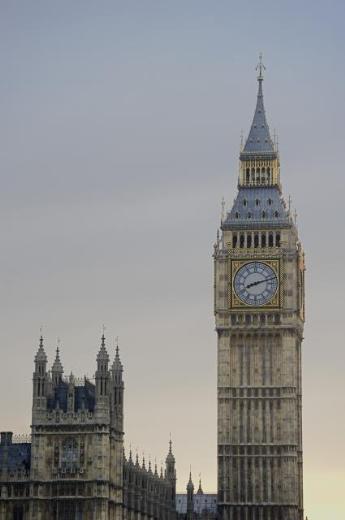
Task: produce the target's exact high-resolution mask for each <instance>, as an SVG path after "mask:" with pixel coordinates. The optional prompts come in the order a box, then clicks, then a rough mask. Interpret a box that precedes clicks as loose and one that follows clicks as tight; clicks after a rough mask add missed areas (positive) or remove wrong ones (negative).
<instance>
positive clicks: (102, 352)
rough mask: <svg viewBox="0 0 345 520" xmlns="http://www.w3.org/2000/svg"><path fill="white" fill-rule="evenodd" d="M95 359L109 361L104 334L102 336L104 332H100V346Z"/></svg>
mask: <svg viewBox="0 0 345 520" xmlns="http://www.w3.org/2000/svg"><path fill="white" fill-rule="evenodd" d="M97 361H106V362H108V361H109V355H108V352H107V349H106V348H105V336H104V334H102V339H101V347H100V349H99V352H98V354H97Z"/></svg>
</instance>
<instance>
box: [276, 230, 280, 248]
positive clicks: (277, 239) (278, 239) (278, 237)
mask: <svg viewBox="0 0 345 520" xmlns="http://www.w3.org/2000/svg"><path fill="white" fill-rule="evenodd" d="M276 247H280V233H277V234H276Z"/></svg>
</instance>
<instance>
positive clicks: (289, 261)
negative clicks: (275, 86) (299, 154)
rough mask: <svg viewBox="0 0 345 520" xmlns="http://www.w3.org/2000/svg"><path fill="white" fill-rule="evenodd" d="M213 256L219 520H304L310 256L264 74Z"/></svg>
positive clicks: (259, 80)
mask: <svg viewBox="0 0 345 520" xmlns="http://www.w3.org/2000/svg"><path fill="white" fill-rule="evenodd" d="M257 70H258V78H257V79H258V95H257V103H256V109H255V113H254V118H253V122H252V126H251V129H250V132H249V135H248V138H247V140H246V142H245V145H244V147H243V148H242V150H241V153H240V165H239V181H238V193H237V196H236V199H235V201H234V204H233V207H232V209H231V211H230V212H229V213H227V215H226V216H225V217H224V218H223V220H222V224H221V236H220V237H219V238H218V239H217V243H216V244H215V250H214V262H215V282H214V283H215V292H214V309H215V318H216V330H217V336H218V504H219V518H220V520H302V519H303V486H302V418H301V413H302V404H301V397H302V395H301V394H302V388H301V345H302V339H303V324H304V270H305V267H304V254H303V250H302V246H301V243H300V240H299V238H298V232H297V228H296V225H295V222H294V221H293V219H292V218H291V215H290V209H289V208H287V206H286V204H285V202H284V199H283V196H282V189H281V184H280V162H279V154H278V150H277V147H276V146H275V144H274V143H273V141H272V139H271V136H270V132H269V127H268V124H267V121H266V115H265V109H264V103H263V87H262V85H263V70H264V66H263V64H262V61H261V57H260V63H259V65H258V67H257Z"/></svg>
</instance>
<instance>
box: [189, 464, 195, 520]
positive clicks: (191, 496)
mask: <svg viewBox="0 0 345 520" xmlns="http://www.w3.org/2000/svg"><path fill="white" fill-rule="evenodd" d="M193 516H194V484H193V480H192V470H190V472H189V481H188V484H187V520H191V519H192V518H193Z"/></svg>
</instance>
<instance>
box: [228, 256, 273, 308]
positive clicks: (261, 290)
mask: <svg viewBox="0 0 345 520" xmlns="http://www.w3.org/2000/svg"><path fill="white" fill-rule="evenodd" d="M277 289H278V278H277V274H276V272H275V271H274V270H273V269H272V267H270V266H269V265H268V264H265V263H263V262H248V263H246V264H244V265H243V266H242V267H240V269H239V270H238V271H237V273H236V274H235V277H234V291H235V293H236V296H237V297H238V298H239V299H240V300H241V301H242V302H243V303H246V304H247V305H255V306H260V305H265V304H266V303H268V302H269V301H270V300H271V299H272V298H273V296H274V295H275V293H276V292H277Z"/></svg>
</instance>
